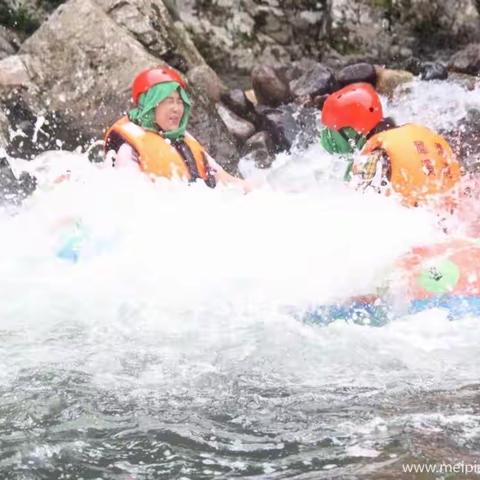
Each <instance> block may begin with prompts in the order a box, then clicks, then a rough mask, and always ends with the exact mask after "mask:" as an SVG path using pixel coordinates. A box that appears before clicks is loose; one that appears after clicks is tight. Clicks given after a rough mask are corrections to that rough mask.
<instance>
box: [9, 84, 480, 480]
mask: <svg viewBox="0 0 480 480" xmlns="http://www.w3.org/2000/svg"><path fill="white" fill-rule="evenodd" d="M479 97H480V94H479V92H478V90H477V91H476V92H475V91H473V92H468V91H466V90H463V89H461V88H460V87H456V86H454V85H449V84H447V83H433V84H432V83H430V84H426V83H423V82H418V83H416V84H414V86H413V88H412V90H411V91H410V92H409V93H408V94H407V95H406V96H404V97H403V99H402V101H399V102H398V103H395V101H394V102H390V103H387V111H388V113H390V114H393V115H395V116H396V117H397V119H399V121H400V123H401V122H404V121H407V120H409V119H410V120H411V119H413V118H415V119H416V120H417V121H418V122H421V123H424V124H427V125H429V126H431V127H433V128H449V127H450V126H452V124H453V125H455V124H456V123H457V122H458V121H459V120H460V119H461V118H462V117H463V116H464V115H465V113H466V110H467V108H469V107H475V106H476V107H478V104H479V102H480V98H479ZM42 161H44V162H45V165H47V166H48V165H50V167H48V168H50V170H48V168H47V167H46V168H47V169H46V170H42V168H40V167H41V165H40V164H41V163H42ZM35 162H36V161H34V163H33V164H31V165H35ZM329 162H331V159H329V158H328V156H326V155H325V154H324V153H322V152H321V151H320V149H319V148H318V147H317V146H313V147H311V148H310V149H309V150H308V151H306V152H298V153H294V154H293V155H291V156H286V155H283V156H282V155H280V156H279V158H278V159H277V161H276V162H275V164H274V165H273V167H272V169H271V170H270V171H268V172H266V175H265V172H256V171H254V169H252V168H250V169H249V167H248V165H244V166H243V168H244V169H245V170H246V171H247V173H248V174H249V175H252V176H266V177H267V181H268V183H267V185H265V186H263V187H262V188H259V189H258V190H257V191H255V192H253V193H251V194H249V195H243V194H242V193H240V192H238V191H237V190H234V189H228V188H220V189H216V190H210V189H208V188H206V187H205V186H203V185H200V184H199V185H193V186H190V187H188V188H185V186H184V185H181V184H176V183H175V182H166V181H159V182H157V183H155V184H154V183H152V182H150V181H148V180H147V179H145V178H143V177H142V176H141V175H132V174H130V173H129V172H125V171H113V170H112V169H109V168H103V169H101V168H98V167H94V166H91V165H89V164H88V163H87V162H86V160H85V157H84V156H83V155H79V154H69V153H57V154H47V155H46V156H44V158H43V160H41V159H40V160H39V161H38V162H37V165H36V166H35V167H33V166H31V167H30V168H36V169H37V170H38V172H40V173H39V174H40V176H41V174H42V173H43V174H44V176H45V178H47V177H48V175H51V176H52V175H53V176H54V173H52V172H51V169H52V167H51V165H52V164H54V167H53V170H55V168H57V167H58V166H59V165H60V164H61V163H62V167H61V168H62V169H63V165H68V168H70V169H71V170H72V179H71V181H70V182H65V183H63V184H60V185H57V186H55V187H54V188H51V187H49V184H50V183H49V181H47V180H45V182H44V184H41V188H40V189H39V191H38V192H37V193H36V194H35V195H34V196H33V197H32V198H30V199H29V200H28V201H27V202H25V203H24V205H23V206H22V207H20V208H16V209H15V210H14V211H12V209H11V208H10V209H8V210H5V211H2V212H1V216H0V225H1V232H2V235H1V236H0V248H1V251H2V252H3V257H2V262H1V264H0V292H1V295H2V302H1V303H0V338H1V343H0V359H1V365H2V369H1V370H0V478H2V479H12V480H13V479H24V480H33V479H35V480H36V479H67V478H68V479H112V480H137V479H138V480H140V479H141V480H147V479H148V480H150V479H152V480H153V479H184V480H186V479H192V480H193V479H211V478H221V479H223V478H255V479H283V478H295V479H321V478H325V479H360V478H365V479H366V478H368V479H370V478H372V479H398V478H405V479H407V478H474V475H473V474H470V476H464V477H462V476H461V475H460V474H456V475H454V476H450V477H449V476H448V475H445V474H442V473H437V474H423V476H421V475H420V474H413V473H407V471H406V470H405V468H406V466H407V468H408V465H422V464H425V463H429V464H435V463H438V464H442V463H444V464H451V465H453V464H459V463H460V462H464V464H469V465H471V466H474V465H475V464H476V463H475V462H476V459H477V458H478V452H479V450H480V416H479V408H480V407H479V390H478V383H479V367H478V354H479V350H480V349H479V345H480V322H479V319H478V318H475V317H472V316H466V317H465V318H461V319H457V320H455V321H450V320H448V319H447V315H446V312H444V311H442V310H429V311H425V312H422V313H419V314H416V315H410V316H404V317H400V318H396V319H394V320H393V321H391V322H390V323H388V324H387V325H385V326H383V327H371V326H363V325H357V324H355V323H352V322H345V321H338V322H334V323H330V324H329V325H315V324H311V323H308V322H304V321H302V318H303V317H302V312H304V311H306V310H308V309H309V308H310V307H311V306H312V305H313V306H314V305H323V304H328V303H332V302H335V301H337V300H338V299H342V298H347V297H349V296H351V295H357V294H364V293H369V292H371V291H372V289H374V287H375V285H377V284H378V281H379V279H381V278H382V277H383V276H384V275H385V273H386V272H388V271H389V268H390V266H391V264H392V262H394V260H395V259H396V258H398V256H400V255H401V254H403V253H404V252H406V251H408V249H409V248H410V247H411V246H414V245H418V244H420V243H425V242H434V241H437V240H439V239H441V238H442V235H443V233H442V232H441V231H439V229H438V227H437V225H436V220H435V218H434V217H433V216H432V215H431V213H429V212H428V211H422V210H420V209H416V210H412V209H406V208H404V207H402V206H400V205H399V204H398V203H397V202H396V201H395V199H390V198H389V199H387V198H383V197H379V196H376V195H374V194H362V193H359V192H355V191H352V190H351V189H349V188H348V187H346V186H345V185H342V183H341V182H339V181H338V180H336V179H335V175H332V174H330V173H328V172H332V171H333V172H335V171H336V170H335V168H336V167H337V166H338V165H335V164H333V165H331V164H330V163H329ZM39 165H40V166H39ZM319 165H322V166H319ZM323 165H325V166H326V167H325V168H324V167H323ZM327 167H328V168H327ZM330 167H331V168H330ZM38 172H37V173H38ZM74 225H77V227H74ZM75 228H77V231H78V232H80V233H79V235H80V237H81V244H80V245H81V248H80V251H79V260H78V261H76V262H73V261H69V260H68V259H67V260H65V259H62V258H59V256H58V255H57V254H58V252H59V249H60V248H61V246H62V245H63V244H64V243H65V239H66V238H67V240H68V238H69V236H70V237H71V235H72V231H73V232H75V231H76V230H75ZM457 471H459V470H457ZM478 471H479V472H480V467H478Z"/></svg>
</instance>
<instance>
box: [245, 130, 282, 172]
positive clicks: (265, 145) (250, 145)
mask: <svg viewBox="0 0 480 480" xmlns="http://www.w3.org/2000/svg"><path fill="white" fill-rule="evenodd" d="M274 152H275V148H274V145H273V140H272V137H271V136H270V134H269V133H268V132H265V131H262V132H257V133H256V134H255V135H252V136H251V137H250V138H249V139H248V140H247V141H246V143H245V145H244V147H243V150H242V156H248V157H249V158H251V159H252V160H253V161H254V162H255V166H256V167H257V168H269V167H271V165H272V162H273V160H274V159H275V155H274Z"/></svg>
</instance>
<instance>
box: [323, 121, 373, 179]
mask: <svg viewBox="0 0 480 480" xmlns="http://www.w3.org/2000/svg"><path fill="white" fill-rule="evenodd" d="M366 141H367V138H366V137H365V136H364V135H362V134H360V133H358V132H357V131H356V130H354V129H353V128H350V127H346V128H342V129H340V130H339V131H336V130H332V129H331V128H324V129H323V130H322V131H321V132H320V143H321V145H322V147H323V148H324V149H325V150H326V151H327V152H328V153H336V154H338V155H345V156H346V157H348V158H346V160H347V166H346V169H345V174H344V176H343V178H344V180H345V181H347V182H348V181H350V180H351V178H352V166H353V157H352V155H353V154H354V153H355V152H356V151H358V150H361V149H362V148H363V146H364V145H365V142H366Z"/></svg>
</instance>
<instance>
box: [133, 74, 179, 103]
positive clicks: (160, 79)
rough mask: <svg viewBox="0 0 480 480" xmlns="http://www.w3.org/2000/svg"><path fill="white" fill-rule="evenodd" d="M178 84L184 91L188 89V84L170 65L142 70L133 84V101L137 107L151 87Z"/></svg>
mask: <svg viewBox="0 0 480 480" xmlns="http://www.w3.org/2000/svg"><path fill="white" fill-rule="evenodd" d="M164 82H177V83H178V84H179V85H180V86H181V87H182V88H183V89H186V88H187V83H186V82H185V80H184V79H183V77H182V76H181V75H180V73H179V72H178V71H177V70H175V69H174V68H172V67H170V66H169V65H164V66H161V65H159V66H158V67H153V68H146V69H145V70H142V71H141V72H140V73H139V74H138V75H137V76H136V77H135V79H134V80H133V83H132V101H133V103H134V104H135V105H137V103H138V98H139V97H140V95H141V94H142V93H145V92H146V91H147V90H148V89H149V88H150V87H153V85H156V84H157V83H164Z"/></svg>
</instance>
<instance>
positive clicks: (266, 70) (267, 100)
mask: <svg viewBox="0 0 480 480" xmlns="http://www.w3.org/2000/svg"><path fill="white" fill-rule="evenodd" d="M251 78H252V87H253V90H254V92H255V96H256V98H257V100H258V102H259V103H261V104H262V105H267V106H269V107H276V106H278V105H280V104H281V103H286V102H287V101H288V100H289V98H290V89H289V87H288V83H286V82H285V81H283V79H281V78H280V77H279V76H278V75H277V72H276V71H275V70H274V69H273V68H272V67H270V66H268V65H257V66H256V67H255V68H254V69H253V70H252V74H251Z"/></svg>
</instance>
